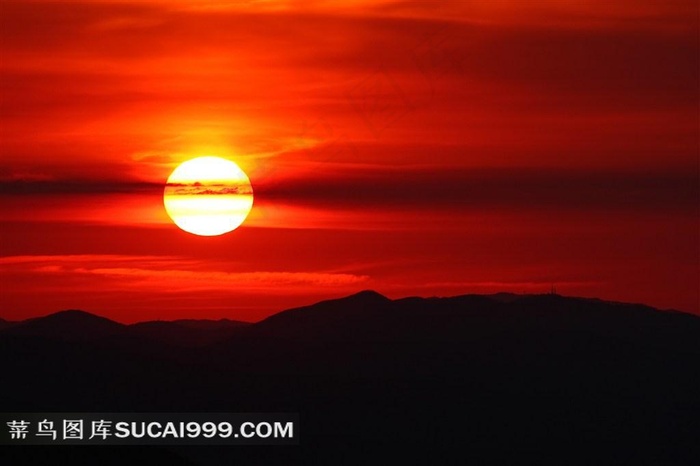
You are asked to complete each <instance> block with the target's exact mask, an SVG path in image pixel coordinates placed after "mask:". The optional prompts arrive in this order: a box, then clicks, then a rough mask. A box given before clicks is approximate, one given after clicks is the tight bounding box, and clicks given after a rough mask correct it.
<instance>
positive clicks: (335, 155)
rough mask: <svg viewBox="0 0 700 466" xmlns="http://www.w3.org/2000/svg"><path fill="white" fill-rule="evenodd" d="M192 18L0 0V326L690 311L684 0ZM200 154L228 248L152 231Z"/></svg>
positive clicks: (386, 4) (698, 308) (695, 247)
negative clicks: (186, 167)
mask: <svg viewBox="0 0 700 466" xmlns="http://www.w3.org/2000/svg"><path fill="white" fill-rule="evenodd" d="M613 3H614V4H613ZM197 5H198V6H196V7H193V6H192V5H191V3H190V2H181V1H165V0H161V1H158V0H153V1H143V2H130V1H117V2H101V1H98V2H77V3H76V2H73V3H64V2H56V1H49V0H45V1H38V2H29V3H28V2H20V1H6V0H2V11H3V14H2V15H1V17H0V39H1V40H0V54H1V55H2V57H3V60H2V61H1V62H0V90H1V91H2V96H3V98H2V100H1V101H0V196H1V197H2V206H3V209H2V212H1V213H0V222H1V223H0V280H1V282H0V285H1V287H2V289H1V293H0V309H1V310H2V311H1V313H0V317H2V318H5V319H11V320H16V319H22V318H26V317H32V316H37V315H44V314H47V313H50V312H54V311H57V310H60V309H68V308H79V309H83V310H86V311H89V312H94V313H96V314H100V315H104V316H106V317H109V318H113V319H115V320H119V321H124V322H133V321H138V320H148V319H154V318H160V319H175V318H222V317H227V318H232V319H239V320H259V319H261V318H264V317H265V316H266V315H269V314H271V313H273V312H277V311H279V310H282V309H285V308H288V307H292V306H297V305H303V304H309V303H311V302H313V301H316V300H319V299H325V298H331V297H339V296H343V295H346V294H351V293H354V292H356V291H359V290H361V289H375V290H377V291H379V292H381V293H384V294H386V295H388V296H390V297H393V298H398V297H402V296H407V295H423V296H430V295H442V296H445V295H456V294H463V293H493V292H499V291H510V292H517V293H523V292H525V293H539V292H547V291H548V290H549V289H550V286H551V284H552V283H554V284H557V288H558V290H559V291H560V292H561V293H562V294H567V295H581V296H590V297H600V298H603V299H611V300H620V301H631V302H643V303H645V304H649V305H653V306H656V307H659V308H676V309H680V310H684V311H688V312H693V313H700V304H699V303H700V296H699V291H698V286H697V284H698V283H699V282H700V271H699V267H698V263H699V261H700V240H699V238H698V218H699V217H700V215H699V211H698V196H699V195H700V190H699V187H698V184H699V183H698V169H699V167H698V157H697V155H698V150H699V147H698V124H699V122H698V112H697V109H698V101H699V97H698V86H697V82H698V78H699V76H698V73H699V72H698V69H699V63H698V53H699V52H698V48H699V46H698V43H697V34H698V30H699V27H698V15H697V5H696V3H695V2H685V1H680V2H669V3H664V4H661V3H660V2H652V1H649V2H638V1H635V2H631V1H626V0H625V1H619V2H607V1H604V0H597V1H593V2H586V4H585V5H583V4H581V3H580V2H561V1H549V0H542V1H538V2H520V1H504V2H487V1H484V2H452V3H450V2H446V3H445V4H440V5H435V4H433V3H432V2H425V3H420V2H410V1H405V2H404V1H388V0H387V1H379V2H368V1H361V0H348V1H343V2H313V5H309V6H304V7H301V6H297V5H295V4H293V3H292V2H287V1H284V0H273V1H269V2H264V3H258V2H240V3H236V2H218V1H211V2H200V3H198V4H197ZM202 155H218V156H220V157H223V158H228V159H230V160H233V161H235V162H236V163H237V164H238V165H239V166H240V167H241V169H243V171H244V172H245V173H247V174H248V176H249V177H250V181H251V184H252V186H253V189H254V190H255V203H254V207H253V209H252V211H251V212H250V215H249V216H248V218H247V219H246V221H245V222H244V223H243V225H242V226H241V227H240V228H238V229H237V230H235V231H233V232H232V233H228V234H226V235H223V236H221V237H211V238H202V237H193V236H192V235H188V234H187V233H184V232H182V231H180V230H178V229H177V228H175V227H174V226H173V225H172V222H171V221H170V220H169V219H168V217H167V214H166V213H165V212H164V210H163V204H162V193H163V186H164V184H165V181H166V179H167V177H168V175H169V174H170V173H171V172H172V171H173V169H174V168H175V167H176V166H177V165H179V164H180V163H182V162H183V161H185V160H188V159H191V158H194V157H197V156H202Z"/></svg>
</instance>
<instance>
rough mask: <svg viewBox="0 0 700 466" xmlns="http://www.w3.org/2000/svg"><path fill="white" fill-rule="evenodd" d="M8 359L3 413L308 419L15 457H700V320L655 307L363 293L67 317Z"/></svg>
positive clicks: (33, 323) (15, 347) (13, 349)
mask: <svg viewBox="0 0 700 466" xmlns="http://www.w3.org/2000/svg"><path fill="white" fill-rule="evenodd" d="M0 367H2V387H1V388H0V411H3V412H34V411H37V412H138V411H145V412H296V413H299V414H300V417H301V424H300V431H301V444H300V445H299V446H293V447H289V446H265V447H258V446H236V447H195V446H188V447H111V448H110V447H99V446H97V447H91V446H81V447H66V446H50V447H16V446H13V447H5V448H4V449H2V450H0V464H6V465H19V464H60V465H71V464H99V465H112V464H149V465H151V464H152V465H160V464H164V465H179V464H195V465H197V464H221V465H244V464H245V465H247V464H261V465H265V464H271V465H272V464H281V465H286V464H321V465H331V466H332V465H339V464H357V465H364V464H390V465H391V464H435V465H442V464H465V465H471V464H474V465H478V464H561V465H567V464H592V465H593V464H595V465H606V464H611V465H612V464H634V465H639V464H654V465H657V464H658V465H681V464H700V462H698V459H700V456H698V453H699V451H700V447H699V445H700V427H699V426H700V318H698V317H696V316H691V315H687V314H683V313H678V312H663V311H658V310H655V309H652V308H649V307H645V306H641V305H630V304H620V303H609V302H604V301H598V300H589V299H580V298H567V297H562V296H557V295H539V296H516V295H505V294H501V295H493V296H475V295H468V296H459V297H454V298H430V299H422V298H406V299H401V300H395V301H392V300H389V299H387V298H385V297H383V296H381V295H379V294H377V293H374V292H362V293H359V294H357V295H353V296H350V297H347V298H344V299H339V300H334V301H326V302H322V303H318V304H315V305H312V306H309V307H305V308H299V309H292V310H289V311H285V312H281V313H279V314H277V315H275V316H273V317H271V318H269V319H267V320H265V321H263V322H260V323H257V324H252V325H246V324H243V323H240V322H234V321H219V322H206V321H178V322H173V323H168V322H155V323H147V324H138V325H132V326H125V325H121V324H118V323H115V322H112V321H109V320H107V319H103V318H100V317H97V316H94V315H91V314H88V313H85V312H80V311H65V312H61V313H57V314H53V315H50V316H47V317H44V318H39V319H33V320H29V321H24V322H20V323H8V322H2V325H1V326H0ZM0 427H4V426H0ZM136 459H139V460H140V461H138V462H137V460H136Z"/></svg>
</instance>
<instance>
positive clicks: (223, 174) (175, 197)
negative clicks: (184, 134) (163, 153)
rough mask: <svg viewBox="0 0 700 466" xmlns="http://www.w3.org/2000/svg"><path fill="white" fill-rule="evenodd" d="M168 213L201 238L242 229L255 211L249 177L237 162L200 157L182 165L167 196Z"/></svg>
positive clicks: (175, 221)
mask: <svg viewBox="0 0 700 466" xmlns="http://www.w3.org/2000/svg"><path fill="white" fill-rule="evenodd" d="M163 204H164V205H165V211H166V212H167V213H168V215H169V216H170V218H171V219H172V220H173V222H174V223H175V225H177V226H178V227H180V228H181V229H183V230H185V231H186V232H188V233H192V234H195V235H200V236H217V235H223V234H224V233H228V232H229V231H233V230H235V229H236V228H238V227H239V226H240V225H241V224H242V223H243V221H244V220H245V219H246V217H247V216H248V213H249V212H250V209H251V208H252V207H253V188H252V186H251V185H250V180H249V179H248V176H247V175H246V174H245V173H244V172H243V170H241V169H240V168H239V167H238V165H236V164H235V163H234V162H232V161H230V160H226V159H222V158H220V157H197V158H196V159H192V160H188V161H186V162H183V163H182V164H180V165H179V166H178V167H177V168H176V169H175V170H174V171H173V172H172V173H171V174H170V176H169V177H168V182H167V184H166V185H165V191H164V192H163Z"/></svg>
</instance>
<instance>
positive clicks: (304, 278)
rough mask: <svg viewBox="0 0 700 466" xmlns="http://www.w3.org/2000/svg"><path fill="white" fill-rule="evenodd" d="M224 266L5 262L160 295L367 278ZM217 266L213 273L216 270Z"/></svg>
mask: <svg viewBox="0 0 700 466" xmlns="http://www.w3.org/2000/svg"><path fill="white" fill-rule="evenodd" d="M217 266H220V264H216V263H215V262H214V263H211V262H201V261H198V260H193V259H186V258H181V257H172V256H170V257H169V256H128V255H56V256H10V257H2V258H0V272H2V274H3V275H5V276H10V275H14V274H30V275H32V276H34V277H35V278H36V277H40V276H41V275H43V274H57V275H59V276H61V277H62V278H63V279H69V278H71V277H72V278H74V279H81V277H82V279H83V280H88V281H91V279H90V277H94V278H93V279H92V281H93V282H95V283H100V288H109V289H110V290H112V291H114V290H118V289H124V290H142V291H143V290H145V291H152V292H156V293H166V294H169V293H186V292H198V291H217V292H232V293H233V292H235V291H236V290H242V291H246V292H250V291H252V290H255V291H267V292H272V293H277V292H280V291H282V290H284V292H295V290H297V291H298V290H307V289H308V288H311V289H314V290H318V289H323V288H339V287H340V288H343V287H354V286H357V285H359V284H361V283H363V282H366V281H367V280H369V277H368V276H367V275H355V274H350V273H333V272H284V271H254V272H248V271H225V270H216V269H215V268H216V267H217ZM212 267H213V268H214V269H212Z"/></svg>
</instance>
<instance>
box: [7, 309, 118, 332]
mask: <svg viewBox="0 0 700 466" xmlns="http://www.w3.org/2000/svg"><path fill="white" fill-rule="evenodd" d="M125 330H126V326H124V325H122V324H119V323H117V322H114V321H112V320H109V319H106V318H104V317H99V316H96V315H94V314H90V313H88V312H84V311H78V310H68V311H61V312H56V313H55V314H50V315H48V316H45V317H37V318H34V319H28V320H25V321H22V322H17V323H16V324H15V325H13V326H11V327H9V328H6V329H5V332H6V333H9V334H12V335H25V336H34V337H57V338H65V339H98V338H103V337H107V336H110V337H111V336H115V335H119V334H124V333H125Z"/></svg>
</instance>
